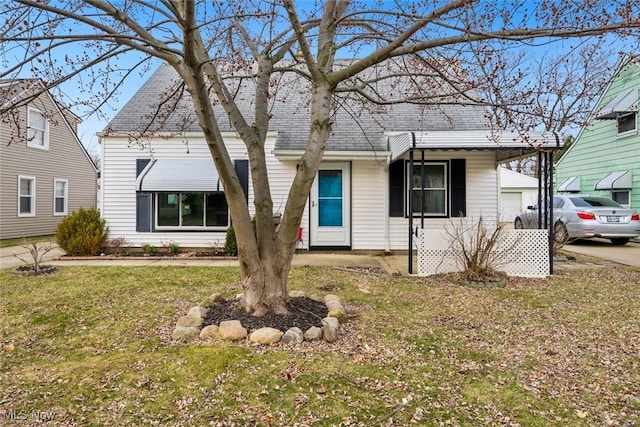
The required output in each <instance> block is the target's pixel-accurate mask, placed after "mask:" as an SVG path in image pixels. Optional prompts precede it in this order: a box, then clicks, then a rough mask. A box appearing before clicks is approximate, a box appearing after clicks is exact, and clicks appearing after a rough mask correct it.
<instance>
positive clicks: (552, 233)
mask: <svg viewBox="0 0 640 427" xmlns="http://www.w3.org/2000/svg"><path fill="white" fill-rule="evenodd" d="M546 154H547V165H548V169H549V175H548V177H549V179H548V181H547V186H548V191H547V194H548V197H549V202H548V203H549V274H551V275H553V242H554V241H555V224H554V219H553V151H550V150H549V151H547V153H546Z"/></svg>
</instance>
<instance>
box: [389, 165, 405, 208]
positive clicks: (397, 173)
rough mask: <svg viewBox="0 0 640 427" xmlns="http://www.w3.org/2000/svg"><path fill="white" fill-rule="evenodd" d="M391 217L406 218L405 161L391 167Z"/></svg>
mask: <svg viewBox="0 0 640 427" xmlns="http://www.w3.org/2000/svg"><path fill="white" fill-rule="evenodd" d="M389 216H390V217H402V216H404V160H398V161H395V162H393V163H391V164H390V165H389Z"/></svg>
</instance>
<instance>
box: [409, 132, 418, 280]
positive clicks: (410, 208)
mask: <svg viewBox="0 0 640 427" xmlns="http://www.w3.org/2000/svg"><path fill="white" fill-rule="evenodd" d="M411 136H412V138H413V146H414V147H415V145H416V137H415V135H414V134H413V132H412V133H411ZM407 187H408V188H407V190H409V197H408V199H409V209H408V213H409V221H408V222H409V250H408V251H407V252H408V256H409V268H408V270H409V274H413V147H412V148H411V149H409V185H408V186H407Z"/></svg>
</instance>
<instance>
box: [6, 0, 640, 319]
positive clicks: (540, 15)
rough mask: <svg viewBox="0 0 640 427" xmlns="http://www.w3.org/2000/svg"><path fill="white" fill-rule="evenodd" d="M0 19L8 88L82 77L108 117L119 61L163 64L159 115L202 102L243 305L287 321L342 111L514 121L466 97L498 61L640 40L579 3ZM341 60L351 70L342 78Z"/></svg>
mask: <svg viewBox="0 0 640 427" xmlns="http://www.w3.org/2000/svg"><path fill="white" fill-rule="evenodd" d="M0 7H1V8H2V9H1V10H2V11H1V12H0V15H1V17H2V21H3V23H4V25H5V28H6V29H7V30H6V31H5V32H4V34H3V35H2V36H0V50H1V51H2V54H3V56H4V57H5V58H7V57H11V58H14V59H15V61H13V62H11V63H9V64H6V65H5V71H4V72H3V74H2V76H1V77H3V78H5V77H10V76H12V75H14V74H15V73H17V72H19V71H20V70H21V69H23V68H25V67H26V68H27V69H28V70H29V72H30V73H31V74H32V75H33V76H34V77H38V78H42V79H44V80H45V81H46V82H47V87H48V88H50V89H51V88H54V87H56V86H58V85H60V84H62V83H64V82H65V81H67V80H70V79H75V78H80V77H83V76H84V78H85V81H87V82H88V81H91V83H87V84H86V85H85V86H84V89H85V90H86V91H87V97H86V99H84V100H78V101H76V102H77V103H86V105H88V106H91V107H92V108H100V106H101V105H103V104H104V102H106V101H107V100H108V99H109V97H110V96H113V95H114V94H115V93H117V91H118V87H119V85H120V82H121V79H122V78H126V77H127V76H130V75H132V73H134V70H135V68H136V67H128V68H126V69H119V68H118V65H117V64H119V61H118V59H119V58H121V57H122V56H124V55H130V56H135V57H136V58H138V65H139V66H140V67H144V66H148V65H149V58H156V59H158V60H160V61H162V62H165V63H167V64H169V65H170V66H171V67H173V68H174V69H175V71H176V72H177V74H178V75H179V77H180V79H181V86H180V87H177V88H174V90H173V91H171V93H167V98H166V99H165V100H163V102H162V104H163V106H164V108H165V109H164V110H163V109H162V108H159V111H165V112H166V111H174V110H175V105H176V100H178V99H179V98H180V96H181V95H182V94H183V93H184V94H185V95H186V94H188V96H189V97H190V99H191V100H192V101H193V106H194V110H195V113H196V116H197V121H198V124H199V126H200V127H201V129H202V133H203V135H204V137H205V139H206V142H207V144H208V147H209V150H210V153H211V156H212V158H213V161H214V163H215V166H216V168H217V170H218V172H219V174H220V176H221V178H222V181H223V182H224V191H225V196H226V198H227V202H228V206H229V209H230V212H231V217H232V219H233V223H234V226H235V232H236V238H237V242H238V251H239V259H240V266H241V268H240V269H241V275H242V279H243V287H244V300H245V303H246V304H247V306H248V307H249V308H251V309H253V310H254V312H255V314H256V315H261V314H264V313H266V312H268V311H270V310H273V311H275V312H277V313H285V312H287V304H288V294H287V286H286V284H287V277H288V274H289V269H290V266H291V260H292V256H293V253H294V250H295V242H296V235H297V229H298V226H299V224H300V221H301V218H302V214H303V211H304V208H305V204H306V201H307V198H308V195H309V191H310V189H311V184H312V182H313V179H314V177H315V175H316V172H317V171H318V168H319V165H320V162H321V160H322V156H323V152H324V150H325V146H326V141H327V138H328V137H329V135H330V132H331V129H332V116H333V114H334V112H335V110H336V108H339V103H338V102H336V100H337V99H339V98H340V97H343V98H345V97H349V98H350V99H354V98H358V99H361V100H362V103H363V105H364V104H372V103H378V104H387V103H390V102H411V103H420V104H424V105H436V104H438V103H439V102H442V100H443V98H442V91H443V90H444V91H445V92H447V93H446V95H448V96H449V97H451V96H454V98H455V100H456V102H459V103H478V102H483V103H485V104H486V105H487V106H490V107H495V108H498V107H500V108H502V109H503V110H504V111H507V112H508V113H507V114H509V115H512V114H515V113H516V112H520V111H519V110H518V109H517V108H514V106H513V105H504V104H503V102H504V101H503V100H501V99H500V98H496V100H497V102H492V99H491V98H484V99H482V98H479V97H477V96H476V97H474V96H473V93H474V92H473V91H471V89H477V88H482V87H489V86H488V85H487V83H486V80H487V79H497V78H498V76H497V75H496V72H497V70H495V69H492V68H491V65H492V62H491V58H492V55H493V56H495V54H496V52H507V51H509V50H511V49H517V48H522V47H524V48H529V47H530V46H531V44H532V43H534V42H535V40H537V39H539V40H543V41H544V43H550V42H551V40H559V39H567V38H572V37H585V38H586V37H595V36H600V35H603V34H608V33H610V34H615V35H617V36H619V37H629V36H635V37H637V36H638V27H639V26H640V20H639V17H640V12H639V8H640V6H638V4H637V3H636V2H632V1H620V4H619V5H612V6H610V7H608V8H604V9H603V8H602V7H601V6H599V5H598V3H597V2H596V3H593V4H582V3H581V2H575V1H573V0H553V1H544V2H514V3H513V4H511V3H509V4H508V3H499V4H497V5H494V4H492V2H484V1H472V0H452V1H448V2H442V1H436V0H433V1H415V2H414V1H407V2H394V4H393V5H392V6H390V5H389V3H388V2H383V1H380V2H356V1H353V2H352V1H348V0H327V1H324V2H318V3H314V4H311V3H307V2H299V3H298V2H294V0H279V1H276V0H273V1H257V0H254V1H242V2H208V1H206V2H205V1H196V0H157V1H154V2H150V1H144V0H129V1H122V2H120V3H118V2H110V1H105V0H84V1H78V0H73V1H71V0H69V1H60V2H55V3H49V2H42V1H39V0H15V1H13V2H9V3H4V4H3V5H2V6H0ZM74 46H78V47H81V49H78V50H77V52H79V53H76V54H74V55H71V54H66V55H64V54H63V55H62V56H56V55H54V53H55V52H56V51H60V50H63V51H66V52H71V51H72V49H71V47H74ZM298 51H299V52H300V55H299V56H298V55H296V53H297V52H298ZM338 55H340V56H342V57H347V56H349V57H352V58H356V59H353V60H352V61H350V62H349V63H348V64H342V65H340V66H338V65H337V63H336V58H337V57H338ZM382 64H389V65H388V66H385V67H384V68H380V69H383V70H385V71H384V72H383V73H382V74H381V73H380V72H379V71H377V72H375V73H373V72H370V70H372V69H373V68H374V67H380V66H381V65H382ZM443 64H447V66H443ZM469 67H478V68H479V69H480V68H482V69H485V70H487V71H488V72H487V73H486V74H485V75H484V76H483V77H482V79H483V81H474V80H473V79H472V78H470V76H469V75H467V74H466V73H460V72H456V71H453V70H460V69H463V70H464V69H467V70H468V69H469ZM282 73H295V74H296V75H297V76H299V78H300V79H304V81H306V82H308V90H309V99H310V123H311V125H310V129H309V138H308V141H307V145H306V150H305V152H304V154H303V155H302V156H301V158H300V160H299V161H298V167H297V172H296V175H295V178H294V179H293V182H292V184H291V188H290V192H289V196H288V199H287V201H286V206H285V210H284V212H285V215H284V217H283V219H282V223H281V224H280V227H279V228H278V230H276V228H275V226H274V224H273V201H272V200H271V196H270V194H271V193H270V189H269V179H268V176H267V169H266V161H265V150H264V147H265V139H266V135H267V130H268V128H269V105H270V102H271V98H272V96H273V94H274V91H277V90H278V81H279V80H278V75H281V74H282ZM87 76H90V78H89V77H87ZM478 76H481V74H478ZM232 77H233V79H232ZM399 77H408V78H407V79H405V80H404V81H406V82H408V83H406V85H408V86H404V87H402V90H399V91H398V92H397V93H396V94H395V96H393V97H391V96H390V95H389V94H379V93H378V92H377V91H376V88H377V83H379V82H380V80H381V79H398V78H399ZM434 78H436V79H438V81H439V82H445V83H446V84H444V85H443V84H438V88H439V90H437V91H433V90H430V89H432V88H434V85H433V84H428V82H430V81H433V79H434ZM96 79H97V80H96ZM238 80H241V81H245V82H246V81H250V82H251V84H252V85H253V86H254V87H255V95H254V99H253V105H254V108H253V111H251V112H250V114H247V115H244V114H245V112H243V111H241V109H240V108H239V106H238V104H237V102H236V100H235V99H234V93H235V89H236V88H237V87H238V86H237V85H238V84H239V83H238ZM496 87H498V88H499V86H498V85H496ZM442 88H444V89H442ZM492 104H495V105H492ZM214 105H221V106H222V107H223V108H224V110H225V112H226V115H227V117H228V119H229V121H230V122H231V124H232V126H233V127H234V129H235V130H236V131H237V133H238V135H239V136H240V137H241V138H242V140H243V141H244V142H245V144H246V147H247V152H248V157H249V161H250V168H251V178H252V185H253V189H254V191H253V194H254V195H255V200H254V205H255V219H256V227H257V237H256V235H254V233H253V229H252V226H251V217H250V213H249V208H248V206H247V202H246V200H245V197H244V193H243V190H242V187H241V184H240V182H239V180H238V177H237V175H236V173H235V171H234V167H233V162H232V160H231V158H230V156H229V153H228V152H227V148H226V147H225V142H224V139H223V137H222V135H221V132H220V123H219V122H218V121H217V119H216V117H215V115H214V114H213V111H214ZM14 107H15V106H14ZM3 109H4V110H5V112H6V111H8V109H7V108H5V107H3ZM525 113H526V111H525ZM515 123H516V121H515V120H513V124H514V125H515ZM147 130H148V131H149V132H151V131H153V129H147ZM141 137H142V135H141Z"/></svg>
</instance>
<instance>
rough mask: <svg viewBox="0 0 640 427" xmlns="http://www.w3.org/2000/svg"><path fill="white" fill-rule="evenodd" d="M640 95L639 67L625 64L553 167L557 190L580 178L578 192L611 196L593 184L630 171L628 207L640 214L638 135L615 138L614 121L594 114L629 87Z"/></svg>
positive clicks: (639, 147) (639, 144)
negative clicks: (636, 90) (630, 183)
mask: <svg viewBox="0 0 640 427" xmlns="http://www.w3.org/2000/svg"><path fill="white" fill-rule="evenodd" d="M634 87H636V88H638V90H639V92H640V64H638V63H634V62H628V63H626V65H624V66H622V67H621V68H620V69H619V70H618V72H617V73H616V74H615V76H614V77H613V79H612V80H611V82H610V84H609V86H608V87H607V89H606V91H605V93H604V95H603V96H602V97H601V99H600V101H599V102H598V105H597V106H596V108H595V109H594V113H593V114H592V118H591V119H590V120H589V123H588V125H587V126H586V127H585V128H584V129H583V130H582V131H581V133H580V135H578V138H577V140H576V142H575V143H574V144H573V146H572V147H571V148H570V149H569V150H568V151H567V153H565V155H564V156H563V157H562V158H561V159H560V160H559V161H558V164H557V165H556V178H555V183H556V188H557V186H558V185H560V184H561V183H562V182H563V181H564V180H565V179H567V178H569V177H572V176H579V177H580V181H581V182H580V185H581V189H580V192H581V193H585V194H600V195H604V196H607V197H610V196H611V192H610V191H595V190H594V185H595V183H596V182H598V181H599V180H600V179H601V178H602V177H604V176H605V175H606V174H608V173H610V172H617V171H625V170H630V171H631V174H632V189H631V200H630V204H631V207H632V208H634V209H636V210H639V211H640V134H638V132H637V129H638V127H639V125H640V123H638V114H636V133H635V134H633V135H628V136H624V137H618V136H616V133H617V132H616V120H597V119H595V115H596V114H597V112H598V111H599V110H600V109H601V108H602V107H603V106H604V105H606V103H607V102H609V101H610V100H611V99H612V98H613V97H615V96H616V95H618V94H619V93H621V92H625V91H628V90H629V89H631V88H634Z"/></svg>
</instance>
